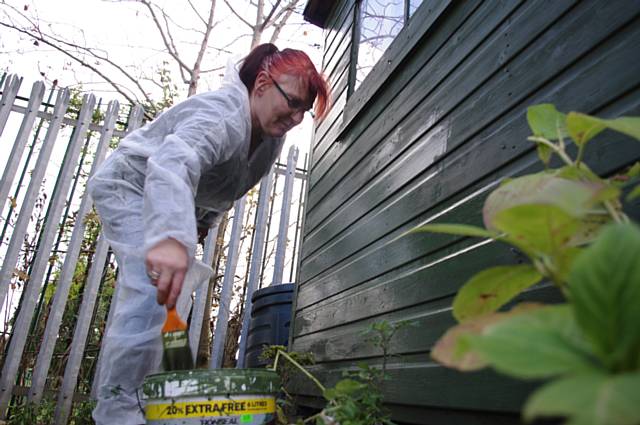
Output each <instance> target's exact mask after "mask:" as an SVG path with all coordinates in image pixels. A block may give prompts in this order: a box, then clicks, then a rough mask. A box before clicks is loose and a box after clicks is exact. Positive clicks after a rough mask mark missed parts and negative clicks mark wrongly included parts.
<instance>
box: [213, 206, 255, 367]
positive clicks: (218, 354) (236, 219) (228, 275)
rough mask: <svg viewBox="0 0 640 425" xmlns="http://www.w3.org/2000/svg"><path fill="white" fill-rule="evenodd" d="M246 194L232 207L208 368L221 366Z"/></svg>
mask: <svg viewBox="0 0 640 425" xmlns="http://www.w3.org/2000/svg"><path fill="white" fill-rule="evenodd" d="M246 199H247V197H246V195H245V196H243V197H242V198H240V199H239V200H237V201H236V203H235V205H234V207H233V209H234V213H233V224H232V226H231V240H230V241H229V254H228V256H227V265H226V267H225V269H224V279H223V280H222V291H221V293H220V305H219V307H218V317H217V318H216V327H215V329H214V333H213V348H212V350H211V361H210V362H209V368H210V369H218V368H220V367H222V358H223V356H224V343H225V340H226V338H227V328H228V325H229V323H228V322H229V304H230V303H231V292H232V290H233V280H234V277H235V271H236V266H237V265H238V256H239V252H238V247H239V246H240V236H241V235H240V233H241V232H242V219H243V218H244V206H245V203H246Z"/></svg>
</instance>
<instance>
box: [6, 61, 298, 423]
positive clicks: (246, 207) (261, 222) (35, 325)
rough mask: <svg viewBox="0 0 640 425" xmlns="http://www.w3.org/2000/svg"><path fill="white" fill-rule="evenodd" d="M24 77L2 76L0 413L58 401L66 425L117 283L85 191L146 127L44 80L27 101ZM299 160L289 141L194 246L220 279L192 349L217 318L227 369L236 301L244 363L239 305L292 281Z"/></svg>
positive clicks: (115, 108)
mask: <svg viewBox="0 0 640 425" xmlns="http://www.w3.org/2000/svg"><path fill="white" fill-rule="evenodd" d="M21 84H22V79H21V78H19V77H18V76H15V75H6V74H5V75H2V76H1V77H0V87H2V92H1V94H2V97H1V100H0V146H2V147H3V149H2V150H1V151H0V164H2V162H1V160H3V156H4V155H6V161H5V166H4V172H3V175H2V181H1V183H0V200H2V201H3V203H2V206H1V207H0V213H1V215H0V220H1V222H0V227H2V233H1V235H0V242H1V244H0V261H1V265H0V308H1V309H2V312H3V317H4V324H2V326H3V329H2V331H3V333H2V338H0V350H2V351H3V354H4V355H3V356H2V374H1V375H0V418H2V419H4V418H6V417H7V416H8V415H9V414H10V412H11V408H12V407H15V406H17V405H19V404H22V403H25V401H28V402H34V403H41V402H42V400H43V399H47V400H50V401H51V403H53V402H54V400H55V405H56V408H55V423H57V424H63V423H67V421H68V418H69V416H70V414H71V410H72V405H73V403H74V401H82V400H87V399H89V398H90V397H91V395H92V394H94V393H95V389H96V384H97V383H96V382H95V380H94V379H93V376H98V374H97V373H96V371H98V370H99V368H100V357H99V345H100V339H101V337H102V334H103V333H104V329H105V328H106V327H107V326H108V323H109V318H110V314H109V313H110V311H112V310H113V303H111V298H112V296H113V293H114V291H115V290H117V286H115V285H114V284H115V277H116V275H117V265H115V264H114V261H113V257H112V254H111V252H110V250H109V247H108V245H107V243H105V241H104V239H103V238H102V237H100V236H99V222H98V220H97V218H96V215H95V212H94V211H93V208H92V201H91V199H90V197H89V196H88V195H85V194H84V187H85V186H86V181H87V179H88V178H89V177H90V175H91V174H92V173H93V171H94V170H95V168H96V167H97V166H98V165H99V164H100V163H101V162H102V161H103V160H104V158H105V157H106V155H108V153H109V151H110V150H112V149H113V148H114V147H115V146H117V143H118V141H119V140H120V139H121V138H122V137H124V136H125V135H126V134H127V133H128V132H130V131H132V130H134V129H136V128H138V127H139V126H140V125H142V118H143V109H142V107H140V106H134V107H131V106H126V107H121V106H120V105H119V104H118V102H117V101H111V102H109V103H108V104H107V105H106V106H105V105H103V104H102V102H101V101H99V100H98V101H96V97H95V96H94V95H92V94H84V95H82V96H81V97H80V95H79V94H78V93H74V92H72V91H71V90H69V89H66V88H58V87H55V86H54V87H51V88H50V89H49V90H47V88H46V87H45V84H44V83H43V82H36V83H34V84H33V87H32V89H31V92H30V95H29V97H26V98H25V97H21V96H20V95H19V93H18V92H19V90H20V87H21ZM45 95H46V96H47V99H46V100H45V99H44V98H45ZM297 157H298V150H297V149H296V148H294V147H292V148H291V149H290V150H289V151H288V153H287V158H286V163H284V164H283V163H281V162H280V161H278V163H277V164H276V165H275V166H274V168H273V169H272V171H271V173H269V174H268V175H267V176H265V177H264V179H263V180H262V182H261V183H260V188H259V191H251V192H250V193H249V194H248V195H246V196H245V197H243V198H242V199H240V200H238V201H237V202H236V203H235V206H234V208H233V210H232V212H231V213H230V215H229V217H232V218H231V219H230V226H226V229H222V230H220V231H219V232H218V231H216V230H212V231H210V232H209V236H208V237H207V239H206V241H205V244H204V247H203V249H202V252H200V255H201V256H202V260H203V261H204V262H205V263H207V264H212V266H213V267H214V270H216V272H217V273H216V275H215V276H218V277H219V278H221V280H222V282H221V284H220V285H216V283H217V282H218V280H219V279H216V278H215V277H214V279H212V281H211V282H210V285H209V287H207V285H202V286H201V287H200V288H199V290H198V291H199V292H198V293H196V294H194V303H193V308H192V311H191V314H190V341H191V344H192V345H193V346H192V351H193V353H194V355H195V354H196V353H197V352H198V343H199V341H200V340H201V332H202V331H203V326H204V330H205V331H206V330H208V329H209V328H210V327H213V326H212V325H213V318H212V316H214V315H215V331H214V337H213V342H212V343H211V344H210V347H211V348H210V361H209V367H211V368H217V367H221V366H222V361H223V355H224V349H225V342H226V341H227V333H228V323H229V316H230V314H231V310H232V305H233V304H235V306H236V309H235V312H236V313H238V312H240V314H239V317H242V327H241V329H242V334H241V335H242V336H241V338H240V342H239V345H238V353H239V355H238V359H239V362H238V366H239V367H241V366H242V359H243V357H244V345H243V344H244V341H245V340H246V329H247V328H248V320H249V314H244V315H243V314H242V312H243V311H250V299H251V294H252V293H253V291H254V290H255V289H257V288H259V287H262V286H266V285H267V284H272V283H275V284H278V283H282V282H283V281H284V282H286V281H291V280H292V279H293V276H294V273H295V271H296V268H297V263H298V256H297V255H298V251H299V245H300V244H299V238H300V233H301V232H300V228H301V224H300V223H301V216H302V214H301V212H302V207H303V203H302V199H303V194H304V193H305V186H306V170H305V169H304V168H302V169H300V168H296V164H297V162H298V158H297ZM304 162H305V164H306V159H305V161H304ZM256 198H257V201H256ZM246 241H250V242H249V243H246ZM216 250H217V251H218V252H217V253H216ZM240 269H244V272H242V271H241V270H240ZM271 271H272V273H270V272H271ZM237 275H240V278H238V277H237ZM114 286H115V288H114ZM212 298H213V299H215V300H216V303H214V308H213V309H212V310H210V309H209V308H208V307H209V306H208V305H207V303H208V302H210V301H211V299H212ZM215 304H217V306H216V305H215ZM216 307H217V308H216ZM209 311H214V313H215V312H217V314H211V313H209V314H207V313H208V312H209ZM236 331H237V328H236ZM237 333H238V332H235V333H232V334H234V335H232V337H235V338H237V336H235V335H237ZM205 339H206V338H205ZM232 345H233V344H232ZM200 349H201V350H202V347H200ZM227 355H228V353H227Z"/></svg>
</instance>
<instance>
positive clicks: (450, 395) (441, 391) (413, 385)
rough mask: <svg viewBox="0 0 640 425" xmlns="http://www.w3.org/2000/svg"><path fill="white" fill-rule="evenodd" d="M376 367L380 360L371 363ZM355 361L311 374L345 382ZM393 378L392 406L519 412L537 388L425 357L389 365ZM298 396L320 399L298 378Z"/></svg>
mask: <svg viewBox="0 0 640 425" xmlns="http://www.w3.org/2000/svg"><path fill="white" fill-rule="evenodd" d="M367 363H369V365H371V366H376V365H378V364H379V361H376V360H368V362H367ZM354 369H355V367H354V365H353V362H336V363H332V364H320V365H316V366H311V367H310V368H309V370H310V372H311V373H312V374H313V375H315V376H316V377H317V378H318V379H319V380H320V382H322V383H323V384H324V385H328V386H332V385H334V384H335V383H336V382H337V381H338V380H340V379H342V373H343V371H345V370H354ZM387 373H388V374H389V377H390V379H389V380H387V381H385V385H384V388H383V394H384V399H385V401H386V402H388V403H393V404H402V405H414V406H415V405H418V406H426V407H434V408H435V407H437V408H444V409H446V408H455V409H472V410H483V411H484V410H486V411H493V412H517V411H519V410H520V408H521V407H522V403H523V402H524V400H525V398H526V396H527V395H528V394H529V393H530V392H531V390H533V389H534V388H535V387H536V386H537V385H536V384H535V383H533V384H532V383H527V382H523V381H516V380H515V379H511V378H507V377H504V376H502V375H498V374H496V373H495V372H493V371H491V370H489V369H485V370H482V371H479V372H473V373H460V372H458V371H455V370H452V369H446V368H444V367H441V366H439V365H436V364H434V363H431V362H429V361H428V357H426V356H425V355H424V354H416V355H407V356H402V358H400V359H394V360H392V362H391V363H390V364H389V365H388V369H387ZM292 384H293V385H292V391H293V392H294V393H295V394H299V395H303V396H304V395H307V396H318V395H319V393H318V390H317V388H316V387H315V386H314V384H313V383H310V381H309V380H308V379H306V380H305V379H303V378H294V380H293V383H292Z"/></svg>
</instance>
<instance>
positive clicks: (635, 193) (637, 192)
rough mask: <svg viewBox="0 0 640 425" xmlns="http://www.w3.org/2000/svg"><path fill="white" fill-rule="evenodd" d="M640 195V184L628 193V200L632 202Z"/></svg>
mask: <svg viewBox="0 0 640 425" xmlns="http://www.w3.org/2000/svg"><path fill="white" fill-rule="evenodd" d="M638 197H640V185H638V186H636V187H634V188H633V190H632V191H631V192H629V194H628V195H627V201H628V202H631V201H633V200H635V199H637V198H638Z"/></svg>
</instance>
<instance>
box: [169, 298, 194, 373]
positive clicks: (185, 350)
mask: <svg viewBox="0 0 640 425" xmlns="http://www.w3.org/2000/svg"><path fill="white" fill-rule="evenodd" d="M162 346H163V349H164V351H163V355H162V364H163V366H164V370H165V371H172V370H187V369H193V368H194V364H193V355H192V354H191V347H190V346H189V333H188V332H187V324H186V323H185V322H183V321H182V320H181V319H180V316H178V313H177V312H176V309H175V308H172V309H167V320H166V321H165V322H164V326H163V327H162Z"/></svg>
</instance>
